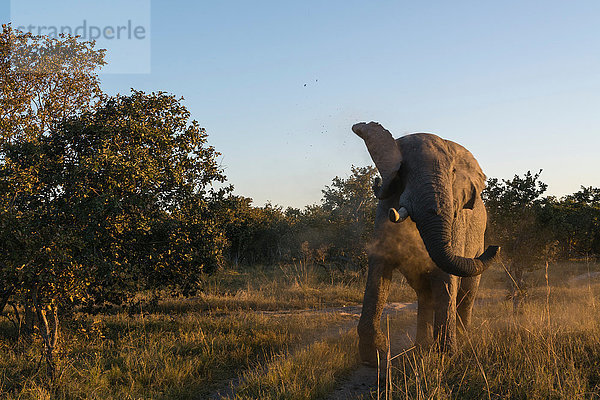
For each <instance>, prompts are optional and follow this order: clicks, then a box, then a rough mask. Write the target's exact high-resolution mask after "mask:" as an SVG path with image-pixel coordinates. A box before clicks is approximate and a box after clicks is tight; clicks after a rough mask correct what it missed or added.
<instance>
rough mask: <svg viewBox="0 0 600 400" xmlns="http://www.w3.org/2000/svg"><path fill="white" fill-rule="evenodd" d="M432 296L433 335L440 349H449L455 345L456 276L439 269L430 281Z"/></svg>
mask: <svg viewBox="0 0 600 400" xmlns="http://www.w3.org/2000/svg"><path fill="white" fill-rule="evenodd" d="M431 289H432V292H433V296H434V308H435V321H434V325H433V336H434V338H435V340H437V341H438V342H439V344H440V350H442V351H446V350H451V349H453V348H454V347H455V346H456V294H457V291H458V277H456V276H454V275H448V274H446V273H443V272H441V271H440V273H439V274H437V276H435V277H433V279H432V281H431Z"/></svg>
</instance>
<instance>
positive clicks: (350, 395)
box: [328, 303, 417, 400]
mask: <svg viewBox="0 0 600 400" xmlns="http://www.w3.org/2000/svg"><path fill="white" fill-rule="evenodd" d="M410 306H411V307H410V308H412V309H415V308H416V303H411V304H410ZM408 309H409V307H404V310H408ZM416 333H417V325H416V323H413V324H411V325H409V326H406V327H403V328H401V329H396V330H395V331H394V332H390V343H391V349H390V352H391V354H392V357H393V356H394V355H396V354H400V353H402V352H404V351H405V350H407V349H409V348H410V347H412V346H413V343H414V339H415V336H416ZM382 379H383V378H382ZM374 390H377V368H372V367H367V366H365V365H360V366H359V367H358V368H357V369H356V370H354V372H352V373H351V374H350V376H348V377H347V378H346V379H344V380H343V381H342V382H340V384H339V385H338V386H337V387H336V389H335V390H334V391H333V393H332V394H331V395H330V396H329V397H328V400H354V399H356V400H361V399H370V398H371V396H370V394H371V392H372V391H374Z"/></svg>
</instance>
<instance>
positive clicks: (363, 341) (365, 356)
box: [358, 257, 392, 366]
mask: <svg viewBox="0 0 600 400" xmlns="http://www.w3.org/2000/svg"><path fill="white" fill-rule="evenodd" d="M391 278H392V268H391V267H389V266H387V265H386V264H385V263H384V262H383V260H382V259H379V258H375V257H370V259H369V274H368V276H367V287H366V290H365V298H364V301H363V308H362V313H361V315H360V320H359V322H358V336H359V341H358V348H359V352H360V358H361V360H362V361H363V362H364V363H365V364H368V365H371V366H377V352H378V351H379V352H381V353H380V357H381V356H383V355H384V354H386V353H387V346H388V343H387V340H386V338H385V336H384V335H383V333H382V332H381V326H380V323H381V313H382V312H383V307H384V306H385V302H386V300H387V297H388V294H389V290H390V282H391Z"/></svg>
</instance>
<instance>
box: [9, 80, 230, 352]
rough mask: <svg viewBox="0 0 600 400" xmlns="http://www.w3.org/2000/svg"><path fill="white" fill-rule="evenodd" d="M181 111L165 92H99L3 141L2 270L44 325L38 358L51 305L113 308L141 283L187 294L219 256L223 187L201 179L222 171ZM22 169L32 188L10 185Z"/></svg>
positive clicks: (55, 310) (54, 310) (54, 309)
mask: <svg viewBox="0 0 600 400" xmlns="http://www.w3.org/2000/svg"><path fill="white" fill-rule="evenodd" d="M189 116H190V114H189V112H188V111H187V110H186V109H185V107H184V106H183V105H182V104H181V102H180V100H178V99H176V98H175V97H174V96H172V95H167V94H165V93H162V92H158V93H152V94H145V93H143V92H139V91H132V94H131V95H130V96H121V95H117V96H115V97H104V98H102V99H101V100H100V101H99V103H98V104H97V105H96V106H95V108H94V110H91V111H86V112H84V113H82V114H81V115H79V116H76V117H72V118H70V119H69V120H67V121H64V122H63V123H62V124H60V125H57V126H56V127H55V128H53V129H51V130H50V131H49V132H48V134H46V135H42V136H41V137H40V138H39V139H38V140H37V141H36V142H35V143H32V142H29V141H15V142H13V143H10V144H6V145H5V146H4V149H5V153H4V163H3V164H2V165H1V166H0V167H1V168H0V184H1V185H2V187H3V188H4V189H5V193H8V194H10V195H11V196H13V198H12V199H11V209H10V210H11V213H12V214H11V215H10V218H6V219H4V220H3V221H4V223H6V224H8V230H7V231H6V234H5V240H4V241H3V243H2V246H4V247H5V248H4V249H3V250H5V251H3V252H2V254H4V257H3V259H2V260H1V262H2V268H3V270H2V271H3V276H5V277H7V276H8V277H10V280H11V282H12V285H13V288H14V293H13V297H14V298H16V299H17V300H19V301H22V302H31V306H32V307H33V308H34V309H35V310H36V312H37V315H38V318H39V321H40V322H39V323H40V330H42V331H46V330H48V332H50V331H52V330H53V331H52V332H50V333H49V335H48V337H49V338H50V339H49V341H48V343H46V348H47V350H48V359H49V360H50V361H51V353H52V350H53V349H54V345H55V343H56V337H57V335H58V330H57V329H58V314H59V311H60V310H64V309H65V308H68V307H69V306H71V305H73V304H79V303H83V304H87V305H93V304H102V303H104V302H110V303H116V304H122V303H123V302H124V301H127V300H128V299H129V298H130V297H131V296H132V295H135V293H136V292H138V291H139V290H142V289H151V290H156V289H160V288H170V289H171V290H174V291H176V292H178V293H184V294H186V293H190V292H191V291H192V290H193V289H194V283H195V282H196V281H198V280H199V277H200V275H201V274H202V273H203V272H206V271H209V270H211V269H214V268H216V267H217V266H218V265H219V264H220V263H221V262H222V250H223V247H224V244H225V238H224V235H223V234H222V232H221V230H220V229H219V225H218V221H216V220H215V215H216V214H215V213H213V212H212V209H213V208H214V207H215V203H218V202H219V201H220V200H221V198H222V197H223V195H224V194H225V193H226V191H227V189H222V190H213V189H211V185H212V184H213V183H214V182H223V181H224V180H225V177H224V176H223V174H222V171H221V169H220V168H219V166H218V164H217V162H216V156H217V155H218V153H216V152H215V150H214V148H212V147H210V146H207V145H206V139H207V134H206V132H205V131H204V129H202V128H200V127H199V126H198V123H197V122H196V121H191V122H190V121H189ZM25 171H30V174H31V175H32V176H29V175H27V174H26V173H25ZM22 176H25V177H26V178H28V179H29V180H30V181H33V182H36V184H35V185H32V186H30V187H29V189H28V190H26V191H23V190H19V189H20V188H21V186H22V183H21V182H20V181H19V180H18V179H20V178H21V177H22ZM15 177H16V178H15ZM15 249H21V251H18V252H17V251H15ZM46 310H49V312H50V313H51V315H52V320H53V321H54V322H53V324H50V325H53V327H54V328H53V329H49V327H48V326H49V324H48V323H46V322H45V315H46V312H47V311H46Z"/></svg>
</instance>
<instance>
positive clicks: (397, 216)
mask: <svg viewBox="0 0 600 400" xmlns="http://www.w3.org/2000/svg"><path fill="white" fill-rule="evenodd" d="M389 217H390V221H392V222H394V223H399V222H402V221H404V220H405V219H406V218H407V217H408V210H407V209H406V208H404V207H400V209H399V210H398V211H396V209H395V208H390V211H389Z"/></svg>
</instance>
